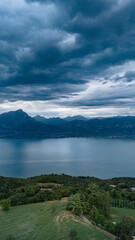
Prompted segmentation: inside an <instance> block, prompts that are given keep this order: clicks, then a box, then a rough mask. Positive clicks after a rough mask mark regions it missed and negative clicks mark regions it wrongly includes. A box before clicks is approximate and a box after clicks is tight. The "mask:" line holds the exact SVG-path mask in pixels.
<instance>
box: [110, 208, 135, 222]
mask: <svg viewBox="0 0 135 240" xmlns="http://www.w3.org/2000/svg"><path fill="white" fill-rule="evenodd" d="M111 216H112V219H113V221H115V222H120V221H121V219H122V218H123V217H124V216H129V217H134V218H135V209H125V208H111Z"/></svg>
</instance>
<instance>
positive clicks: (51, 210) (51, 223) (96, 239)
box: [0, 201, 111, 240]
mask: <svg viewBox="0 0 135 240" xmlns="http://www.w3.org/2000/svg"><path fill="white" fill-rule="evenodd" d="M73 229H74V230H76V231H77V240H83V239H85V240H109V239H111V238H110V237H108V236H106V235H105V234H104V233H103V232H101V231H99V230H98V229H96V228H95V227H94V226H89V225H87V224H85V223H84V222H83V221H82V220H81V219H80V218H79V217H77V216H74V215H72V214H71V213H70V212H67V211H66V203H65V202H63V201H55V202H45V203H38V204H31V205H22V206H17V207H12V208H11V209H10V210H9V211H8V212H3V211H2V210H0V240H6V239H8V238H9V236H10V237H11V236H12V237H13V238H14V239H16V240H54V239H55V240H69V239H70V238H69V233H70V231H71V230H73Z"/></svg>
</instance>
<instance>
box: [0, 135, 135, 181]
mask: <svg viewBox="0 0 135 240" xmlns="http://www.w3.org/2000/svg"><path fill="white" fill-rule="evenodd" d="M134 169H135V141H133V140H116V139H94V138H65V139H45V140H9V139H0V175H1V176H8V177H9V176H10V177H29V176H35V175H40V174H48V173H57V174H59V173H65V174H69V175H73V176H95V177H99V178H112V177H120V176H129V177H131V176H132V177H135V171H134Z"/></svg>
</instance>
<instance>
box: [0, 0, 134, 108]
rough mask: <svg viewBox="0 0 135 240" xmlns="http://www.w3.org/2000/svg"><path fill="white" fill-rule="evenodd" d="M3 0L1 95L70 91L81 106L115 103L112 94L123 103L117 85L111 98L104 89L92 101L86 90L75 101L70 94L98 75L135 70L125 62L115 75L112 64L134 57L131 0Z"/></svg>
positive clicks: (52, 95) (47, 95)
mask: <svg viewBox="0 0 135 240" xmlns="http://www.w3.org/2000/svg"><path fill="white" fill-rule="evenodd" d="M7 3H8V0H6V1H5V4H4V3H3V1H2V0H0V28H1V31H0V98H1V101H2V100H4V99H6V100H10V101H16V100H25V101H26V100H27V101H28V100H52V99H55V100H56V101H58V100H59V98H65V97H66V96H67V97H69V96H71V102H72V104H74V105H76V104H77V105H80V106H81V105H82V106H85V105H86V106H89V105H93V106H94V105H95V106H97V105H98V106H101V105H102V106H106V105H113V104H114V106H115V105H117V101H116V100H118V102H119V104H123V102H122V101H119V99H121V98H122V99H124V97H125V94H126V90H125V91H124V90H123V92H122V93H121V92H120V91H121V89H119V88H117V90H116V91H117V94H116V95H115V96H112V95H110V97H109V98H108V93H107V91H106V92H104V95H103V98H101V99H98V97H97V96H96V94H95V99H94V100H93V102H92V100H91V102H92V103H89V101H90V99H91V97H90V98H89V96H88V95H87V100H86V99H85V97H84V99H82V98H80V99H81V100H77V101H72V96H75V94H77V96H78V94H79V92H82V91H85V90H86V88H87V84H89V83H90V82H92V81H93V84H94V82H95V80H97V79H98V80H99V82H100V81H102V82H103V84H104V81H107V82H108V81H112V80H113V81H115V82H116V81H117V82H120V81H126V82H129V83H130V82H132V81H133V80H134V76H135V72H134V71H133V69H128V68H127V69H125V72H124V73H123V76H122V77H121V76H119V71H118V73H117V74H116V73H115V76H114V77H113V74H114V72H115V67H116V68H117V66H122V65H124V64H125V63H126V62H131V61H132V62H134V61H135V44H134V41H135V28H134V26H135V14H134V12H135V2H134V1H133V0H129V1H126V0H123V1H118V0H109V1H108V0H95V1H93V0H74V1H73V0H69V1H67V0H63V1H60V0H57V1H56V0H46V1H45V0H39V1H38V0H27V1H24V0H19V1H18V2H17V0H12V5H11V6H8V4H7ZM112 67H113V68H114V69H113V70H112V69H111V68H112ZM129 67H130V66H129ZM110 69H111V70H110ZM104 85H105V84H104ZM119 87H120V86H119ZM129 93H130V89H129ZM89 95H90V94H89ZM131 96H133V94H131ZM128 97H129V96H128ZM96 98H97V99H96ZM126 98H127V97H125V99H126ZM67 104H68V102H67ZM69 105H70V104H69Z"/></svg>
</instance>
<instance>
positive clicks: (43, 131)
mask: <svg viewBox="0 0 135 240" xmlns="http://www.w3.org/2000/svg"><path fill="white" fill-rule="evenodd" d="M0 137H1V138H61V137H107V138H135V117H134V116H126V117H112V118H93V119H87V118H85V117H82V116H74V117H67V118H64V119H61V118H50V119H46V118H44V117H41V116H36V117H34V118H32V117H30V116H29V115H28V114H27V113H25V112H23V110H17V111H12V112H8V113H3V114H1V115H0Z"/></svg>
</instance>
